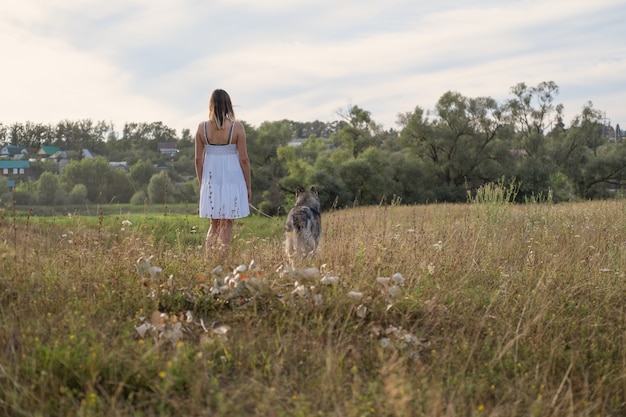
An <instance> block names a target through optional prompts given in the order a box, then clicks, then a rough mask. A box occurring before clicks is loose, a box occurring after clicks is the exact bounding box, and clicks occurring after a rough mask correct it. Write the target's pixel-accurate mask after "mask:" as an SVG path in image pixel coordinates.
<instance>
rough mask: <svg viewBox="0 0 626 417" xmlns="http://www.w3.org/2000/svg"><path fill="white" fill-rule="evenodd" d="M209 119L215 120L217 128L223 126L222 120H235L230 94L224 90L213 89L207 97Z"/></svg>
mask: <svg viewBox="0 0 626 417" xmlns="http://www.w3.org/2000/svg"><path fill="white" fill-rule="evenodd" d="M209 119H211V120H213V121H214V122H215V125H216V126H217V128H218V129H222V128H223V127H224V121H225V120H226V119H230V120H232V121H234V120H235V111H234V110H233V103H232V102H231V101H230V96H229V95H228V93H227V92H226V91H224V90H220V89H217V90H214V91H213V93H211V98H210V99H209Z"/></svg>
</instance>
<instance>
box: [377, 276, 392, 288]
mask: <svg viewBox="0 0 626 417" xmlns="http://www.w3.org/2000/svg"><path fill="white" fill-rule="evenodd" d="M389 281H391V278H389V277H378V278H376V282H378V283H379V284H380V285H384V286H387V285H389Z"/></svg>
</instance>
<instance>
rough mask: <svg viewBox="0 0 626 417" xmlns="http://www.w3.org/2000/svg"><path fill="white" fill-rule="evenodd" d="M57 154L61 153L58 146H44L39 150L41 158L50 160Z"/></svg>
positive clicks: (38, 153) (38, 154)
mask: <svg viewBox="0 0 626 417" xmlns="http://www.w3.org/2000/svg"><path fill="white" fill-rule="evenodd" d="M57 152H61V148H59V147H58V146H42V147H41V148H39V152H37V156H39V157H40V158H48V157H50V156H51V155H54V154H55V153H57Z"/></svg>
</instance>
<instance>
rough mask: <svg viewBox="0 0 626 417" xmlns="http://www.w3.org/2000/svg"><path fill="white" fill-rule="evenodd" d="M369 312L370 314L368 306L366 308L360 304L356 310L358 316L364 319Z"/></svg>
mask: <svg viewBox="0 0 626 417" xmlns="http://www.w3.org/2000/svg"><path fill="white" fill-rule="evenodd" d="M367 312H368V308H367V306H364V305H363V304H359V306H358V307H357V308H356V315H357V317H359V318H362V319H364V318H365V316H367Z"/></svg>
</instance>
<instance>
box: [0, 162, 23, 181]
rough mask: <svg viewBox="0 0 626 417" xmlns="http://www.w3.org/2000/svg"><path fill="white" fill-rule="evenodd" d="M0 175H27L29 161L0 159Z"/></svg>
mask: <svg viewBox="0 0 626 417" xmlns="http://www.w3.org/2000/svg"><path fill="white" fill-rule="evenodd" d="M0 175H2V176H3V177H15V176H19V177H28V176H29V175H30V162H29V161H27V160H22V159H0Z"/></svg>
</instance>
